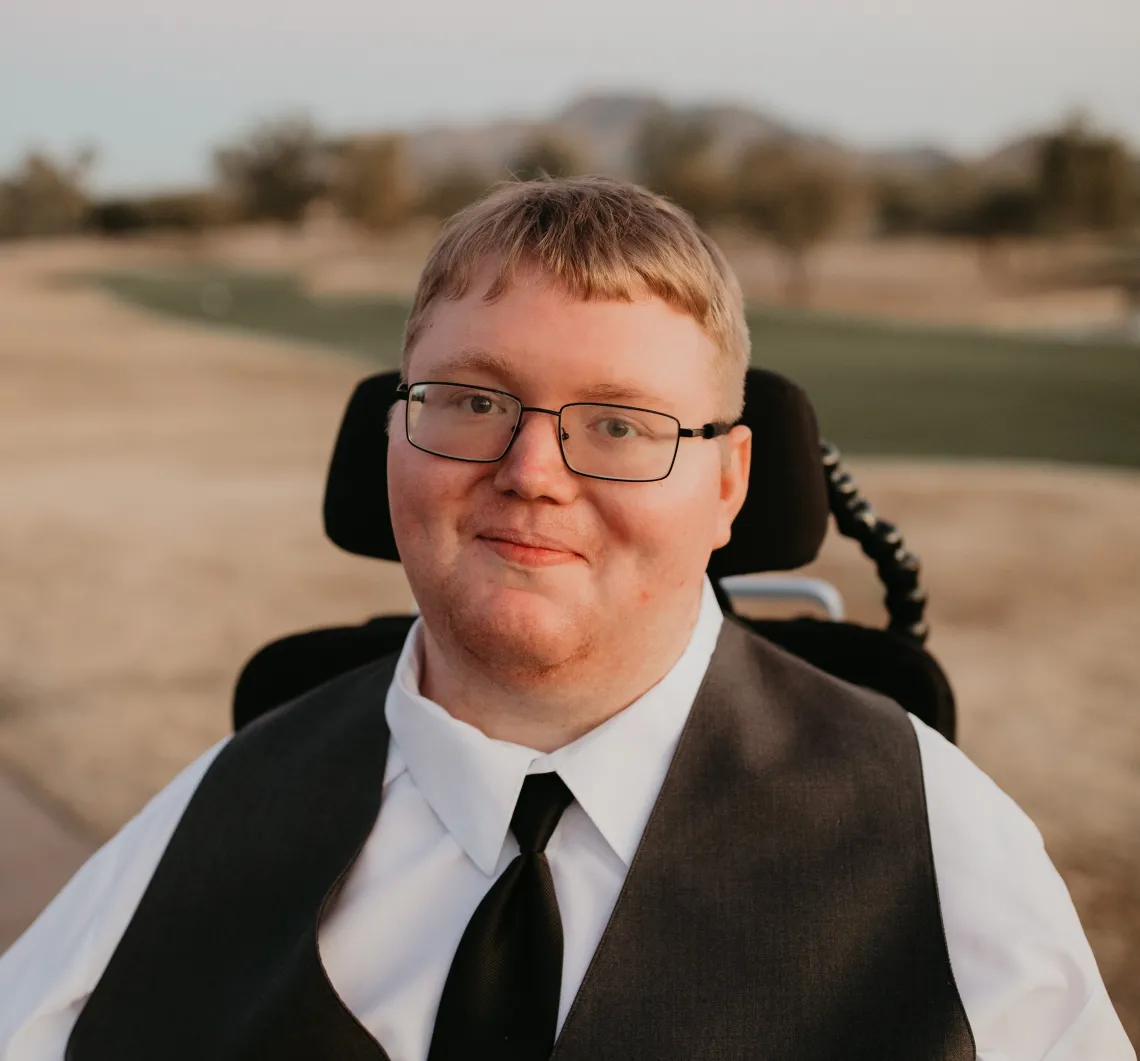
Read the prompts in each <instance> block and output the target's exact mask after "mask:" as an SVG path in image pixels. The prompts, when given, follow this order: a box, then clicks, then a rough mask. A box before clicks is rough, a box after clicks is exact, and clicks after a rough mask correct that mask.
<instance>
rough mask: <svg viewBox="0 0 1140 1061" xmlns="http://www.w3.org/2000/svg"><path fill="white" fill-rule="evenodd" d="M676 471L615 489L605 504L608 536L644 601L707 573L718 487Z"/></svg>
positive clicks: (601, 510)
mask: <svg viewBox="0 0 1140 1061" xmlns="http://www.w3.org/2000/svg"><path fill="white" fill-rule="evenodd" d="M672 478H673V477H672V476H670V478H669V479H665V480H663V481H662V482H661V483H650V484H646V485H645V486H644V487H632V488H631V491H633V492H631V493H629V494H626V495H622V494H612V495H610V496H609V497H607V499H606V500H607V502H608V503H607V504H604V505H599V506H598V507H599V511H600V512H601V514H602V519H603V522H604V525H605V528H606V534H607V537H608V539H609V541H610V543H611V545H612V546H614V547H615V551H616V553H617V555H624V557H625V558H626V562H625V563H623V564H622V567H623V568H624V569H625V571H626V573H627V575H629V576H632V577H635V578H636V580H637V583H638V584H639V587H640V588H639V589H638V595H639V597H640V598H641V599H642V600H643V601H648V599H649V598H650V597H651V596H653V595H654V593H655V591H656V588H659V587H663V586H666V585H669V584H672V585H673V586H674V587H675V588H680V587H681V586H684V585H686V584H689V583H691V582H692V581H693V580H694V579H700V578H702V577H703V576H704V572H705V568H706V567H707V565H708V556H709V553H710V552H711V551H712V544H713V540H714V536H715V533H716V502H717V498H718V489H717V486H716V484H715V483H713V484H712V485H709V483H708V482H707V481H706V480H705V479H704V478H700V479H693V480H692V481H689V482H686V481H685V480H683V479H678V481H677V482H672V481H671V480H672Z"/></svg>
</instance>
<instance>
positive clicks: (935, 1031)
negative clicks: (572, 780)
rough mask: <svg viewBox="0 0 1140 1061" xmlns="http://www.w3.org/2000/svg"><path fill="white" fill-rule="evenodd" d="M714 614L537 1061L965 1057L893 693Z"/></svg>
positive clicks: (907, 733) (966, 1045) (916, 772)
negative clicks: (597, 932) (562, 1010)
mask: <svg viewBox="0 0 1140 1061" xmlns="http://www.w3.org/2000/svg"><path fill="white" fill-rule="evenodd" d="M855 693H856V690H854V689H852V688H851V687H847V686H843V685H837V683H835V682H834V681H833V680H832V679H830V678H828V677H826V676H825V675H822V674H821V673H820V672H818V671H816V670H815V669H814V668H810V667H807V666H805V665H803V664H802V663H800V662H799V661H796V660H793V659H792V658H791V657H788V656H786V655H785V654H783V653H782V652H780V651H779V650H777V649H774V648H772V647H771V646H769V645H768V644H767V643H766V642H762V641H761V640H760V639H759V638H757V637H755V635H753V634H751V633H750V632H746V631H744V630H743V629H741V628H740V627H739V626H738V625H736V624H735V623H734V622H732V621H730V620H726V622H725V624H724V627H723V630H722V634H721V638H720V641H719V643H718V645H717V648H716V651H715V653H714V655H713V658H712V661H711V663H710V666H709V670H708V673H707V675H706V678H705V681H704V684H703V686H702V688H701V691H700V693H699V694H698V696H697V700H696V702H695V703H694V706H693V710H692V712H691V714H690V717H689V721H688V723H687V725H686V728H685V730H684V732H683V734H682V737H681V740H680V743H679V746H678V749H677V753H676V755H675V756H674V760H673V763H672V765H671V767H670V770H669V773H668V775H667V777H666V780H665V783H664V786H663V788H662V791H661V794H660V797H659V799H658V801H657V804H656V806H655V807H654V810H653V813H652V815H651V816H650V819H649V822H648V824H647V826H646V830H645V833H644V835H643V837H642V841H641V845H640V847H639V849H638V851H637V854H636V856H635V858H634V860H633V863H632V864H631V866H630V871H629V874H628V876H627V878H626V881H625V885H624V887H623V888H622V891H621V894H620V896H619V898H618V901H617V904H616V905H615V908H614V912H613V915H612V917H611V919H610V923H609V925H608V926H607V928H606V931H605V933H604V935H603V937H602V940H601V942H600V944H599V946H598V949H597V951H596V952H595V955H594V958H593V961H592V963H591V965H590V967H589V969H588V971H587V974H586V976H585V978H584V980H583V983H582V986H581V988H580V990H579V992H578V996H577V998H576V999H575V1001H574V1004H573V1006H572V1007H571V1010H570V1013H569V1015H568V1017H567V1020H566V1022H565V1025H564V1027H563V1029H562V1033H561V1035H560V1037H559V1039H558V1042H557V1044H556V1047H555V1051H554V1061H608V1059H613V1061H619V1059H620V1061H670V1059H674V1058H676V1059H677V1061H681V1059H686V1061H691V1059H693V1058H707V1059H710V1061H712V1059H715V1061H729V1059H734V1061H735V1059H740V1061H743V1059H745V1058H749V1059H753V1058H770V1059H772V1061H777V1059H778V1061H787V1059H794V1061H834V1059H836V1058H840V1057H842V1058H843V1059H844V1061H856V1059H864V1058H865V1059H866V1061H872V1059H873V1061H882V1059H884V1058H890V1059H892V1061H894V1059H896V1058H897V1059H903V1058H905V1059H910V1058H922V1059H924V1061H936V1059H951V1058H952V1059H955V1061H965V1059H969V1058H973V1056H974V1052H973V1045H972V1040H971V1038H970V1033H969V1028H968V1025H967V1024H966V1022H965V1017H964V1014H963V1011H962V1008H961V1003H960V1002H959V1000H958V996H957V992H956V989H955V987H954V984H953V979H952V977H951V975H950V968H949V959H948V956H947V954H946V950H945V941H944V938H943V934H942V926H941V918H940V914H939V910H938V904H937V895H936V892H935V886H934V876H933V868H932V866H931V864H930V849H929V837H928V835H927V832H926V819H925V805H924V802H923V794H922V781H921V771H920V769H919V768H918V763H917V757H918V752H917V746H916V742H915V738H914V733H913V731H912V730H911V727H910V723H909V722H908V721H907V719H906V717H905V715H904V714H903V713H902V711H901V710H900V709H899V708H898V707H897V706H896V705H894V704H892V703H890V702H888V701H884V700H881V699H880V698H875V697H871V696H869V695H867V696H863V695H862V694H858V698H860V699H864V700H865V701H866V703H867V705H868V706H869V707H870V708H871V710H869V711H854V712H851V711H845V707H847V706H848V704H845V701H848V702H849V701H850V699H851V698H852V694H855Z"/></svg>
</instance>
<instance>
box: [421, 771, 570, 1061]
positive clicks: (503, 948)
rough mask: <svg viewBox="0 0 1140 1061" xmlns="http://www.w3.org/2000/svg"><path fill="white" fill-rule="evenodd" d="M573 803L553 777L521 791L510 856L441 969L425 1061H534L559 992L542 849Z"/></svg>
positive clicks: (552, 906)
mask: <svg viewBox="0 0 1140 1061" xmlns="http://www.w3.org/2000/svg"><path fill="white" fill-rule="evenodd" d="M573 800H574V797H573V796H572V795H571V794H570V790H569V789H568V788H567V787H566V785H565V784H564V783H563V781H562V779H561V778H560V777H559V776H558V775H557V774H530V775H529V776H528V777H527V778H526V780H525V781H524V782H523V787H522V792H521V793H519V800H518V803H516V804H515V813H514V816H513V817H512V818H511V832H512V833H514V834H515V839H516V840H517V841H518V842H519V855H518V857H517V858H516V859H515V860H514V861H513V862H512V863H511V864H510V865H509V866H507V868H506V869H505V870H503V873H502V876H500V877H499V879H498V880H497V881H495V883H494V885H493V886H492V887H491V890H490V891H489V892H487V894H486V895H485V896H484V897H483V901H482V902H481V903H480V904H479V907H478V909H476V911H475V913H474V914H473V915H472V916H471V920H470V921H469V922H468V923H467V928H466V930H465V931H464V933H463V938H462V939H461V940H460V941H459V948H458V949H457V950H456V952H455V958H454V959H453V960H452V962H451V969H450V971H449V972H448V974H447V982H446V983H445V984H444V986H443V996H442V998H441V999H440V1002H439V1012H438V1014H437V1015H436V1018H435V1030H434V1032H433V1033H432V1040H431V1050H430V1051H429V1052H428V1061H459V1059H463V1061H469V1059H471V1058H476V1057H479V1058H482V1057H489V1058H496V1059H499V1058H502V1059H504V1061H544V1059H545V1058H548V1057H549V1056H550V1053H551V1051H552V1050H553V1049H554V1030H555V1025H556V1024H557V1023H558V1000H559V997H560V995H561V992H562V919H561V918H560V917H559V916H558V900H557V899H556V898H555V895H554V881H553V880H552V879H551V876H550V866H549V865H548V864H547V861H546V855H544V854H543V853H542V852H543V849H544V848H545V847H546V843H547V841H548V840H549V839H550V836H551V834H552V833H553V832H554V827H555V826H556V825H557V824H558V819H559V818H561V817H562V812H563V811H564V810H565V809H566V808H567V807H568V806H570V804H571V803H572V802H573Z"/></svg>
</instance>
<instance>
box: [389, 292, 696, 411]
mask: <svg viewBox="0 0 1140 1061" xmlns="http://www.w3.org/2000/svg"><path fill="white" fill-rule="evenodd" d="M492 279H493V277H491V276H487V275H484V276H481V277H479V278H478V280H477V282H476V283H473V284H472V285H471V287H470V288H469V289H468V290H467V292H465V294H464V295H463V296H462V297H460V298H457V299H441V300H440V301H439V302H438V303H437V304H436V305H434V306H433V307H432V311H431V315H430V317H429V319H428V321H427V323H426V326H425V327H424V329H423V331H422V332H421V334H420V337H419V339H418V341H417V342H416V345H415V347H414V349H413V350H412V351H411V355H410V359H409V362H408V366H407V373H408V379H409V380H410V381H411V382H416V381H420V380H428V379H435V380H454V381H455V382H472V383H483V384H486V385H487V386H497V387H501V388H503V389H507V390H511V391H513V392H515V393H518V394H519V396H520V397H523V398H524V399H525V400H526V401H528V402H530V403H540V404H544V403H546V402H550V403H552V404H560V403H562V402H567V401H611V402H628V403H630V404H637V403H639V402H641V403H650V402H652V403H653V405H654V407H659V408H663V409H664V411H673V410H678V411H681V410H684V409H695V408H697V407H703V405H704V404H707V401H708V400H711V399H712V398H713V396H714V395H715V391H716V386H715V381H714V376H715V372H714V367H715V357H716V348H715V346H714V344H713V342H712V340H711V339H709V338H708V336H707V335H706V334H705V332H704V331H703V329H702V328H701V327H700V325H699V324H698V323H697V322H696V321H695V320H694V319H693V318H692V317H690V316H689V315H688V314H685V313H683V312H680V311H678V310H676V309H674V308H673V307H672V306H670V305H669V304H668V303H666V302H665V301H664V300H663V299H660V298H657V297H655V296H653V295H650V294H649V293H648V292H642V293H638V295H637V296H636V297H634V298H633V299H632V300H630V301H620V300H600V299H595V300H583V299H580V298H577V297H575V296H574V295H572V294H570V293H568V292H566V291H565V290H563V289H562V288H560V287H558V286H557V285H556V284H554V283H553V282H551V280H550V279H548V278H547V277H546V276H545V275H543V274H539V273H535V272H524V273H521V274H520V275H519V276H517V277H516V278H515V279H514V281H513V282H512V283H510V284H509V285H508V286H507V287H506V289H505V290H504V291H503V293H502V294H501V295H500V296H498V297H497V298H494V299H491V300H488V299H487V298H486V297H485V294H486V292H487V289H488V287H489V286H490V283H491V281H492Z"/></svg>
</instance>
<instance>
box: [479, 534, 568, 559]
mask: <svg viewBox="0 0 1140 1061" xmlns="http://www.w3.org/2000/svg"><path fill="white" fill-rule="evenodd" d="M476 540H477V541H480V542H482V543H483V544H484V545H485V546H486V547H487V548H488V549H490V550H491V551H492V552H494V553H495V554H497V555H498V556H500V557H501V558H502V559H504V560H506V561H508V562H510V563H514V564H521V565H522V566H524V567H553V566H555V565H558V564H572V563H577V562H578V561H580V560H584V559H585V558H584V557H583V556H582V554H581V553H579V552H577V551H575V550H574V549H571V548H570V546H569V545H567V544H565V543H564V542H560V541H558V540H557V539H554V538H548V537H546V536H545V535H539V534H523V533H521V532H517V531H508V530H494V531H487V532H486V533H485V534H479V535H476Z"/></svg>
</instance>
